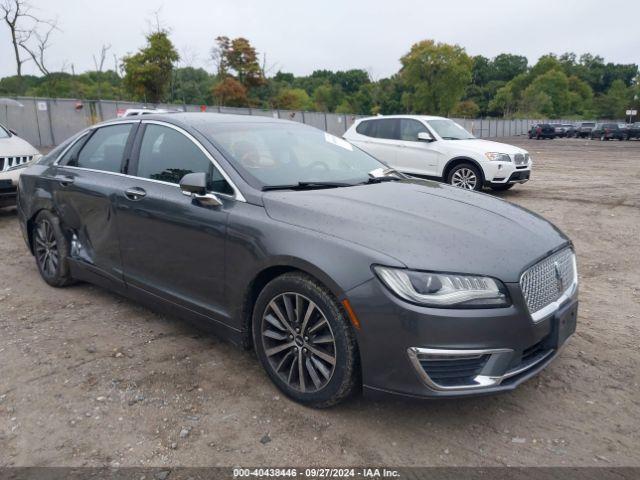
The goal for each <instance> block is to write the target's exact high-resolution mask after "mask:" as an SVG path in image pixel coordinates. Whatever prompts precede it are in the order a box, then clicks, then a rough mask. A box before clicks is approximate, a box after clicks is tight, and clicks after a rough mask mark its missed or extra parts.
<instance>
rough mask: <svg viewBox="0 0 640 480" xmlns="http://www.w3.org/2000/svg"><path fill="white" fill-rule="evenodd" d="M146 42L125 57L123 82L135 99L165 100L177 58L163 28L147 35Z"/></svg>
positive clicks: (154, 101)
mask: <svg viewBox="0 0 640 480" xmlns="http://www.w3.org/2000/svg"><path fill="white" fill-rule="evenodd" d="M146 38H147V45H146V46H145V47H144V48H142V49H140V51H139V52H138V53H136V54H134V55H129V56H126V57H124V59H123V66H124V71H125V76H124V85H125V87H126V88H127V89H128V90H129V92H130V93H131V94H132V95H133V96H134V97H135V98H137V99H141V100H146V101H148V102H152V103H158V102H161V101H162V100H164V98H165V97H166V94H167V90H168V88H169V84H170V82H171V77H172V72H173V65H174V63H175V62H177V61H178V60H179V59H180V56H179V55H178V52H177V51H176V49H175V47H174V46H173V43H171V40H170V39H169V35H168V32H167V31H166V30H159V31H156V32H153V33H150V34H148V35H147V37H146Z"/></svg>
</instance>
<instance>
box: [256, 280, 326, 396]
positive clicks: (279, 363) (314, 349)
mask: <svg viewBox="0 0 640 480" xmlns="http://www.w3.org/2000/svg"><path fill="white" fill-rule="evenodd" d="M260 334H261V337H262V344H263V347H264V352H265V356H266V358H267V360H268V362H269V365H270V366H271V368H272V369H273V371H274V372H275V373H276V374H277V375H278V376H279V377H280V379H281V380H282V381H283V382H285V383H286V384H287V385H288V386H289V387H290V388H292V389H294V390H297V391H300V392H303V393H310V392H317V391H319V390H322V389H323V388H324V387H325V386H326V385H327V384H328V383H329V381H330V380H331V377H332V376H333V372H334V370H335V366H336V340H335V336H334V334H333V331H332V330H331V326H330V324H329V322H328V321H327V318H326V317H325V315H324V313H323V312H322V310H320V308H319V307H318V305H316V304H315V303H314V302H313V301H311V300H310V299H309V298H307V297H305V296H304V295H300V294H299V293H293V292H287V293H282V294H280V295H278V296H276V297H274V298H273V299H272V300H271V301H270V302H269V303H268V305H267V307H266V309H265V311H264V313H263V315H262V322H261V328H260Z"/></svg>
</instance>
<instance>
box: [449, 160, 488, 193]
mask: <svg viewBox="0 0 640 480" xmlns="http://www.w3.org/2000/svg"><path fill="white" fill-rule="evenodd" d="M447 182H448V183H450V184H451V185H453V186H454V187H459V188H464V189H466V190H476V191H478V190H482V176H481V175H480V172H479V171H478V168H477V167H476V166H475V165H472V164H470V163H461V164H460V165H456V166H455V167H453V168H452V169H451V171H450V172H449V176H448V178H447Z"/></svg>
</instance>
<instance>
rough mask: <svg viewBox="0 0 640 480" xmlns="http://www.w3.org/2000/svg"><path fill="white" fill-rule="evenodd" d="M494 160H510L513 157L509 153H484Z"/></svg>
mask: <svg viewBox="0 0 640 480" xmlns="http://www.w3.org/2000/svg"><path fill="white" fill-rule="evenodd" d="M484 156H485V157H487V158H488V159H489V160H491V161H492V162H510V161H511V157H510V156H509V154H508V153H498V152H487V153H485V154H484Z"/></svg>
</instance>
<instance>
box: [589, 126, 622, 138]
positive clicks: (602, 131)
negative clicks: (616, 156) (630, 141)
mask: <svg viewBox="0 0 640 480" xmlns="http://www.w3.org/2000/svg"><path fill="white" fill-rule="evenodd" d="M590 138H591V140H593V139H594V138H599V139H600V141H604V140H624V139H626V138H627V132H626V131H625V130H624V129H622V128H620V125H619V124H617V123H597V124H596V126H595V127H594V128H593V130H591V135H590Z"/></svg>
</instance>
